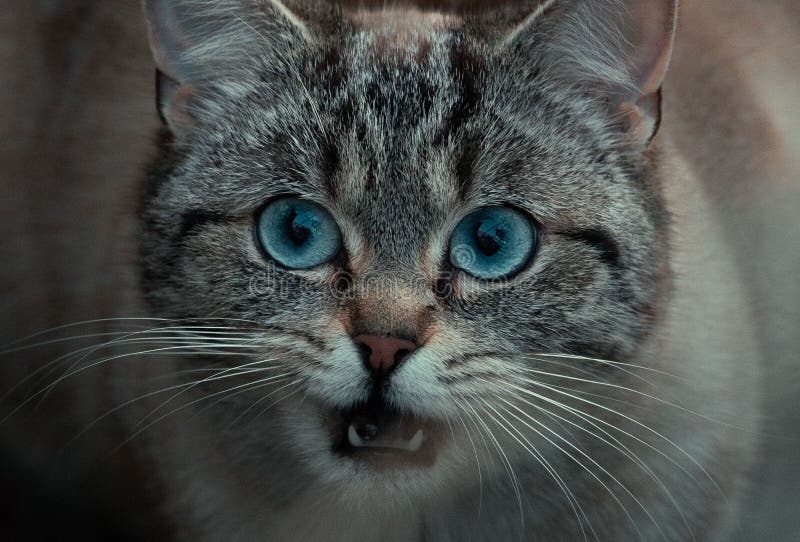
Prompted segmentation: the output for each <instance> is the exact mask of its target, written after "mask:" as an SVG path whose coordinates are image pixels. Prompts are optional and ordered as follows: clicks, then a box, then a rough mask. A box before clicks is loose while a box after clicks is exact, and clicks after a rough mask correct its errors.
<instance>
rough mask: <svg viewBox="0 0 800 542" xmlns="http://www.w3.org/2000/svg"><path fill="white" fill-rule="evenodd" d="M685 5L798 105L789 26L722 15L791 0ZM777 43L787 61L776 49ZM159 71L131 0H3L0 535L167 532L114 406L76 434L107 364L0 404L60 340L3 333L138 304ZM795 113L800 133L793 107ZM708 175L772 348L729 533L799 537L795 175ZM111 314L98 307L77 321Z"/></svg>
mask: <svg viewBox="0 0 800 542" xmlns="http://www.w3.org/2000/svg"><path fill="white" fill-rule="evenodd" d="M700 2H704V3H705V4H706V6H708V5H709V4H714V5H715V6H716V7H717V8H718V9H717V10H716V12H717V13H719V21H718V20H716V19H714V20H708V19H706V20H702V21H698V20H695V19H693V18H692V17H691V13H692V9H693V6H694V5H697V4H698V3H700ZM375 3H376V4H382V2H375ZM440 4H442V5H461V4H464V2H458V1H457V0H454V1H452V2H440ZM470 4H471V5H473V7H474V6H478V7H479V6H480V4H481V2H471V3H470ZM684 8H685V9H684V21H682V24H689V25H691V24H701V25H708V31H709V32H710V33H711V32H713V33H718V34H719V33H722V37H723V38H724V39H723V40H722V43H726V41H725V40H726V39H727V40H729V43H730V47H731V52H732V54H736V51H750V52H753V53H754V54H760V55H761V57H759V58H761V59H762V60H760V61H759V62H761V63H762V64H761V66H762V67H763V71H762V73H761V75H760V77H772V78H776V79H781V80H784V81H785V82H784V83H783V86H782V87H780V88H783V89H784V90H785V92H784V94H783V95H781V96H776V97H775V100H774V101H770V102H769V103H766V104H765V107H783V108H786V107H787V104H788V107H789V108H790V109H789V110H786V111H784V112H781V111H778V117H779V118H781V119H782V122H785V123H793V122H796V119H798V118H800V87H798V73H800V62H798V61H797V59H798V58H800V33H798V34H795V35H794V36H789V38H788V41H787V40H786V36H785V35H784V36H783V41H781V42H780V43H779V42H778V41H776V42H775V43H768V42H767V43H765V42H763V41H758V42H753V40H750V41H748V37H747V32H746V31H742V26H737V25H735V24H733V23H731V22H730V21H728V20H727V17H728V16H729V14H730V13H735V12H736V10H737V9H738V10H739V12H743V11H747V12H748V13H749V15H748V17H747V23H748V24H749V25H752V26H753V27H759V28H760V29H761V30H762V34H766V35H769V31H768V30H769V28H768V27H769V25H770V24H773V23H772V21H774V20H777V19H778V18H788V19H789V20H790V21H791V22H793V23H797V24H794V26H793V27H794V28H798V29H800V3H798V2H796V1H795V0H786V1H777V0H767V1H765V2H758V3H756V2H752V0H746V1H745V0H733V1H718V0H685V2H684ZM748 10H749V11H748ZM711 12H714V10H711ZM765 25H766V26H767V32H763V30H764V26H765ZM787 44H788V45H787ZM677 47H678V51H677V53H676V58H678V61H680V59H690V58H691V56H692V52H691V51H688V50H682V49H681V47H682V45H681V42H680V37H679V39H678V45H677ZM787 47H788V48H789V51H788V54H787ZM792 48H794V53H791V49H792ZM771 51H781V52H782V53H783V54H782V55H781V57H780V58H782V59H785V58H787V56H788V57H793V58H794V59H795V61H794V62H793V63H790V64H788V65H787V64H786V63H785V61H781V62H777V61H776V59H777V58H778V57H777V56H774V55H772V53H771ZM771 55H772V56H771ZM710 69H713V67H710ZM706 75H707V74H706ZM703 76H704V74H699V75H698V77H703ZM153 80H154V71H153V65H152V62H151V59H150V56H149V50H148V48H147V43H146V35H145V31H144V26H143V21H142V17H141V15H140V9H139V5H138V2H137V1H136V0H3V3H2V7H0V83H1V84H0V186H1V187H2V192H0V290H1V291H2V297H0V350H9V349H12V350H11V351H6V352H4V353H3V354H2V356H0V398H2V399H0V420H2V423H0V490H2V497H1V498H0V499H1V500H2V501H3V505H2V506H0V539H4V540H53V539H59V540H72V539H80V540H109V539H113V540H161V539H165V538H168V537H169V536H171V535H174V534H176V533H175V532H174V531H173V530H172V529H171V527H170V526H169V522H168V521H165V518H164V517H163V516H161V513H160V512H159V511H158V509H157V507H156V502H157V495H158V489H159V488H158V487H157V486H156V485H155V484H156V482H155V481H154V480H150V479H149V478H148V476H147V472H146V470H145V468H144V467H143V466H142V464H141V463H140V462H139V460H138V458H137V457H135V455H134V454H133V453H132V452H131V451H129V450H123V451H121V452H119V453H115V454H111V455H110V456H109V454H107V453H105V452H107V451H108V450H109V449H113V448H114V447H115V446H116V445H117V444H119V442H120V441H121V440H123V439H124V436H123V434H124V433H123V432H122V431H123V430H122V429H121V428H119V427H116V426H115V425H114V422H113V420H109V421H107V422H104V423H103V424H102V427H99V428H98V429H97V430H95V431H91V432H90V433H88V434H87V435H84V436H82V437H81V438H80V439H78V440H77V441H73V442H70V441H71V440H72V438H73V437H74V436H75V435H76V434H78V433H79V432H80V431H81V430H82V429H84V428H85V420H86V419H92V418H93V417H94V415H93V414H92V413H95V412H98V411H99V412H102V411H103V410H104V408H103V407H104V405H108V404H111V400H110V397H109V393H110V391H109V387H108V386H107V385H106V378H107V374H106V373H105V371H104V370H103V369H102V368H100V369H98V370H97V371H90V372H87V373H86V374H84V375H81V377H80V380H79V383H78V384H71V385H66V386H60V387H58V388H56V389H55V390H54V391H53V393H51V394H49V396H48V398H47V400H46V401H43V402H41V404H38V401H36V402H34V403H37V404H38V407H37V408H36V409H33V408H24V409H22V410H20V411H18V412H15V413H14V414H13V415H12V416H10V417H7V415H8V414H9V413H10V412H11V411H12V410H13V409H14V408H15V407H16V406H17V405H19V404H20V402H21V401H22V400H24V398H25V390H26V389H28V390H29V389H31V388H26V387H25V386H22V387H21V388H19V389H12V388H13V387H14V386H15V385H17V384H18V383H19V382H20V381H22V380H23V379H25V378H26V376H27V375H29V374H30V372H31V370H32V367H33V366H35V364H36V363H37V362H38V363H41V361H42V360H50V359H55V358H56V357H58V356H59V355H62V354H63V353H64V348H65V347H64V346H62V345H59V344H53V345H50V346H42V347H40V348H38V349H36V351H35V353H34V354H32V353H31V352H29V351H13V346H14V341H16V340H18V339H20V338H22V337H25V336H27V335H29V334H31V333H34V332H38V331H41V330H45V329H48V328H52V327H55V326H60V325H63V324H67V323H71V322H78V321H85V320H94V319H99V318H107V317H112V316H120V315H124V316H131V315H137V316H138V315H143V314H145V311H144V309H142V308H141V307H140V306H139V304H138V301H137V298H136V294H135V286H136V276H135V270H134V266H133V263H134V261H135V244H134V240H135V232H136V224H135V219H134V217H135V209H136V204H137V197H138V186H139V183H140V181H141V176H142V171H143V166H144V165H145V164H146V163H147V162H148V160H149V158H150V156H151V155H152V154H153V152H154V146H153V137H154V134H155V132H156V130H157V128H158V126H159V121H158V118H157V115H156V112H155V107H154V96H153ZM700 84H702V83H700ZM700 88H702V87H700ZM698 99H702V93H701V96H700V97H698ZM777 104H780V105H777ZM731 114H732V115H743V116H746V115H747V114H748V112H747V111H739V112H731ZM789 127H790V128H792V126H789ZM793 128H794V130H795V134H797V136H798V138H800V125H794V126H793ZM784 131H785V130H784ZM739 135H741V134H739ZM732 137H733V136H732ZM790 148H794V149H797V148H800V145H797V144H796V142H795V144H794V145H793V147H790ZM790 160H793V164H794V167H793V168H789V169H788V170H789V171H800V167H798V164H800V159H798V157H797V156H792V157H790ZM762 165H763V164H758V163H754V164H753V168H758V167H762ZM709 190H710V192H711V193H712V194H714V196H715V201H716V203H717V205H718V210H719V212H720V213H724V214H726V215H727V216H735V217H736V220H733V221H732V222H731V223H732V227H731V232H730V239H731V241H732V242H733V243H734V244H735V245H736V246H737V247H738V250H739V256H740V258H739V261H740V263H741V265H742V268H743V269H744V270H745V273H746V274H747V275H748V277H749V278H750V283H751V286H752V291H750V292H748V295H749V296H750V298H751V300H752V303H753V306H754V307H755V310H756V311H757V313H758V314H759V315H760V318H762V321H761V323H762V324H763V329H762V330H761V335H760V339H761V341H762V349H763V352H764V354H765V358H766V359H767V367H765V371H766V377H765V381H764V392H765V393H764V396H765V401H766V415H765V424H764V431H765V434H769V435H772V436H768V437H765V438H764V441H763V448H764V450H763V451H764V453H763V458H762V461H761V463H760V464H759V466H758V492H757V494H755V495H754V496H753V498H752V501H751V502H750V505H749V506H748V509H747V517H744V518H742V528H741V532H740V535H739V536H740V539H741V540H800V504H798V503H800V451H798V449H800V440H798V439H800V406H799V404H800V395H799V394H798V390H800V370H798V357H799V354H798V352H800V219H798V209H800V207H798V205H799V204H800V179H797V178H791V177H788V178H785V179H782V180H781V182H775V183H769V184H765V185H764V186H749V187H747V189H742V187H741V186H739V187H737V189H735V190H731V189H730V187H727V186H716V187H709ZM108 326H109V324H108V323H107V322H106V323H103V322H98V323H96V324H93V325H92V326H91V331H85V330H84V331H82V332H84V333H100V332H103V331H104V330H107V329H108ZM6 345H9V346H6ZM30 406H33V405H30ZM67 443H69V445H66V444H67Z"/></svg>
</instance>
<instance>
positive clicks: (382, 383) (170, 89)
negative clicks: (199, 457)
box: [141, 0, 675, 487]
mask: <svg viewBox="0 0 800 542" xmlns="http://www.w3.org/2000/svg"><path fill="white" fill-rule="evenodd" d="M144 5H145V13H146V16H147V20H148V27H149V35H150V40H151V45H152V49H153V53H154V57H155V60H156V63H157V67H158V70H159V100H158V106H159V110H160V112H161V114H162V117H163V119H164V120H165V123H166V129H165V130H164V133H163V134H162V141H161V150H160V157H159V159H158V160H157V162H156V164H155V165H154V166H153V167H152V168H151V171H150V175H149V183H148V187H147V193H146V195H145V197H144V200H143V205H142V224H143V233H142V249H141V255H142V270H143V271H142V277H143V281H142V284H143V286H144V290H145V293H146V296H147V298H148V299H149V301H150V303H151V305H152V307H153V309H154V311H155V312H156V314H157V315H158V316H163V317H169V318H190V319H200V320H203V319H210V318H222V319H229V321H231V322H237V324H236V325H238V326H240V327H241V328H243V329H247V330H248V333H250V336H251V340H252V343H251V344H252V345H255V348H254V350H253V351H254V354H253V356H255V357H252V356H251V357H250V358H248V360H249V362H253V361H257V360H266V361H264V363H265V364H267V365H269V366H270V367H273V368H274V369H275V372H274V373H273V374H277V373H279V374H281V375H284V376H282V377H281V378H276V379H275V380H274V381H269V380H265V381H264V384H262V385H261V386H260V387H254V388H253V389H252V390H250V393H249V394H242V395H237V396H236V397H235V398H231V399H230V400H229V401H226V402H224V403H223V404H219V405H216V406H215V407H214V408H212V409H209V412H210V413H209V414H208V416H209V417H210V418H212V419H218V420H225V419H230V418H233V419H239V418H240V416H241V415H242V413H243V412H244V411H246V410H247V409H250V408H252V406H253V405H254V404H255V403H257V404H258V405H259V406H258V407H257V408H256V409H255V410H256V411H258V410H261V408H262V407H266V406H267V405H268V404H272V403H273V399H276V398H280V400H279V401H277V402H276V404H275V406H274V407H273V408H271V409H270V410H269V411H268V413H267V414H265V415H263V416H260V417H259V416H253V417H251V418H252V419H250V420H249V421H246V422H242V423H240V425H242V426H243V427H244V429H241V430H239V431H238V432H236V431H232V432H226V433H224V435H225V436H224V437H222V438H225V439H229V440H230V441H231V442H229V444H231V447H232V448H234V449H236V450H239V451H241V453H239V454H238V455H237V460H238V459H240V460H241V461H242V462H243V463H246V464H247V465H248V468H258V465H264V464H267V465H268V464H271V462H273V463H274V461H277V460H276V459H275V458H276V457H281V458H283V459H282V461H286V462H288V463H289V464H291V465H293V468H295V472H305V473H306V474H307V475H308V476H309V479H320V478H324V479H326V480H327V481H328V482H330V483H334V484H339V485H341V486H343V487H348V485H352V484H356V483H358V481H361V482H363V483H370V482H369V481H370V480H374V479H376V478H379V479H380V478H381V477H382V476H389V475H388V474H386V473H391V474H390V475H391V476H392V479H393V480H395V481H397V480H414V481H415V482H414V483H417V482H419V480H427V479H430V478H431V477H436V476H442V475H443V474H442V473H443V472H445V471H448V472H450V473H451V474H452V473H456V474H455V475H457V473H458V472H460V471H459V469H462V468H463V469H466V468H470V469H471V470H474V467H470V466H468V461H467V460H466V459H464V455H465V454H466V453H467V452H466V450H467V449H470V445H469V441H468V438H469V434H470V428H471V427H474V428H475V429H476V430H477V431H478V432H479V433H480V432H482V431H483V430H484V429H486V428H487V426H491V427H494V428H495V429H494V433H498V434H500V435H501V436H500V437H498V438H500V439H501V440H502V439H504V438H505V440H509V438H510V437H509V435H510V433H509V432H508V431H505V432H504V431H503V430H502V426H503V423H502V421H501V420H502V419H503V418H504V417H505V418H507V417H508V416H509V414H510V413H514V411H513V410H511V409H513V408H521V409H522V410H524V411H526V412H528V413H530V414H531V415H535V414H536V412H535V411H533V410H532V407H531V406H530V404H531V403H536V404H542V403H541V402H540V401H539V399H537V394H539V395H540V396H541V395H544V396H547V395H553V394H554V393H555V392H554V391H553V390H554V389H556V388H553V387H552V385H553V383H554V382H555V383H556V384H559V381H558V380H557V379H556V380H553V381H550V380H548V378H550V377H548V376H547V375H548V373H550V374H552V373H564V374H567V373H569V371H571V370H582V371H587V370H588V371H590V372H592V373H598V372H599V373H603V378H606V379H608V380H609V381H616V382H620V383H622V384H624V383H625V380H626V378H628V376H627V375H626V374H625V373H624V372H621V371H615V370H614V369H613V368H610V367H612V366H611V365H606V364H602V363H599V362H598V361H596V360H597V359H606V360H625V359H630V358H632V357H633V356H635V354H636V352H637V349H638V348H639V347H640V346H641V344H642V341H644V340H645V338H646V337H647V335H648V333H649V332H650V331H651V330H652V328H653V326H654V325H656V324H657V321H658V318H659V310H660V308H661V307H662V304H663V302H664V296H665V295H666V292H667V290H668V288H667V286H666V284H667V281H668V279H667V277H668V268H669V261H668V246H667V224H668V216H667V211H666V209H665V208H664V205H663V202H662V199H661V195H660V193H661V189H660V183H659V179H658V167H657V163H658V161H657V153H656V151H655V148H654V145H653V144H652V143H651V140H652V138H653V136H654V135H655V134H656V131H657V128H658V122H659V115H660V87H661V83H662V80H663V77H664V73H665V70H666V67H667V63H668V59H669V53H670V48H671V43H672V34H673V30H674V24H675V2H674V1H668V0H647V1H638V2H634V1H623V0H602V1H598V0H592V1H577V0H575V1H566V0H565V1H547V2H543V3H541V4H538V5H535V6H531V7H530V8H529V9H528V10H527V11H525V12H524V13H523V12H520V11H514V10H506V11H503V12H496V13H494V14H492V15H486V14H479V13H459V14H455V13H435V12H423V11H413V10H412V11H403V12H398V13H402V15H401V16H400V17H398V16H397V13H394V14H393V13H392V12H389V11H363V10H350V9H348V8H344V7H332V6H331V5H329V4H327V3H319V4H313V5H309V4H302V5H293V6H291V7H290V6H288V5H284V4H281V3H279V2H278V1H277V0H262V1H246V0H222V1H217V2H210V1H207V0H147V1H145V2H144ZM590 358H591V359H590ZM592 360H595V361H592ZM187 363H191V362H187ZM242 363H243V364H244V363H248V361H243V362H242ZM256 374H257V375H259V376H257V377H254V378H253V380H258V379H260V378H262V377H263V374H262V373H256ZM537 382H538V383H539V384H537ZM560 383H561V384H563V381H561V382H560ZM208 385H209V386H213V385H216V384H213V383H209V384H208ZM537 386H539V387H537ZM569 386H570V387H573V388H580V383H579V382H571V383H570V384H569ZM217 388H218V390H224V389H225V387H224V386H222V385H221V384H219V385H218V386H217ZM265 397H266V399H265ZM245 418H246V417H245ZM242 419H244V418H242ZM517 425H518V424H517ZM234 426H235V425H234ZM276 435H280V438H279V437H278V436H276ZM502 435H505V437H503V436H502ZM528 438H535V435H533V436H530V435H529V436H528ZM276 442H281V443H282V444H281V446H278V445H277V444H276ZM279 448H280V449H279ZM379 452H381V453H379ZM382 452H386V453H385V454H384V453H382ZM471 454H472V452H471V451H469V452H468V455H470V456H471ZM509 457H510V460H511V461H512V462H515V461H518V462H519V463H521V464H525V463H531V462H532V460H531V459H530V455H529V454H528V453H527V452H526V451H525V450H521V449H520V450H519V451H518V452H509ZM273 471H274V469H273ZM270 476H275V474H274V472H273V474H270ZM297 476H300V475H297ZM397 483H398V484H399V483H400V482H397Z"/></svg>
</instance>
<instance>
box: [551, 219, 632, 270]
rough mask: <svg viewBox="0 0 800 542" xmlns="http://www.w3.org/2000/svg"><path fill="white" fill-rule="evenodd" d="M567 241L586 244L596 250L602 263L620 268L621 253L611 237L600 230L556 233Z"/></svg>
mask: <svg viewBox="0 0 800 542" xmlns="http://www.w3.org/2000/svg"><path fill="white" fill-rule="evenodd" d="M557 233H559V234H561V235H563V236H564V237H566V238H568V239H572V240H574V241H580V242H582V243H586V244H587V245H589V246H590V247H592V248H594V249H595V250H597V251H598V252H599V253H600V255H601V256H602V258H603V261H604V262H605V263H607V264H608V265H611V266H613V267H621V263H622V261H621V258H622V255H621V252H620V248H619V245H618V244H617V242H616V241H615V240H614V238H613V236H612V235H611V234H610V233H609V232H607V231H606V230H604V229H602V228H591V229H581V230H568V231H560V232H557Z"/></svg>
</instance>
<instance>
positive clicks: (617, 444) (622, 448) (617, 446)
mask: <svg viewBox="0 0 800 542" xmlns="http://www.w3.org/2000/svg"><path fill="white" fill-rule="evenodd" d="M513 396H514V398H515V399H516V400H518V401H521V402H523V403H525V404H527V405H529V406H531V407H533V408H535V409H536V410H538V411H540V412H542V413H544V414H547V415H549V416H551V417H554V418H557V419H559V420H562V421H563V422H564V423H567V424H569V425H571V426H573V427H575V428H577V429H579V430H580V431H582V432H585V433H587V434H589V435H590V436H592V437H593V438H595V439H597V440H599V441H601V442H603V443H604V444H606V445H607V446H610V447H611V448H613V449H614V450H616V451H617V452H619V453H620V454H622V455H623V456H625V457H626V458H628V459H630V460H631V461H632V462H633V463H634V464H636V465H637V466H638V467H639V468H640V469H641V470H642V471H643V472H645V474H647V475H648V476H649V477H650V478H651V479H652V480H653V481H654V482H656V484H657V485H658V486H659V488H661V490H662V491H664V493H665V494H666V495H667V498H668V499H669V500H670V502H671V503H672V505H673V506H674V507H675V509H676V510H677V512H678V514H679V515H680V517H681V520H682V521H683V524H684V525H685V526H686V530H687V532H688V533H689V535H690V536H691V537H692V540H695V536H694V532H693V531H692V529H691V527H690V526H689V522H688V520H687V519H686V516H685V515H684V513H683V509H682V508H681V507H680V505H679V504H678V502H677V500H676V499H675V497H674V496H673V494H672V492H671V491H670V490H669V488H668V487H667V486H666V484H665V483H664V482H663V480H661V478H660V477H659V476H658V475H656V474H655V472H654V471H653V469H652V468H650V467H649V466H648V465H647V463H645V462H644V461H643V460H642V459H641V458H640V457H639V456H638V455H636V454H635V453H634V452H633V451H632V450H631V449H630V448H629V447H628V446H626V445H625V444H624V443H622V442H621V441H620V440H619V439H618V438H616V437H614V436H613V435H612V434H611V433H609V432H608V431H606V430H605V429H603V428H601V427H600V426H598V425H597V424H595V423H593V422H592V421H590V420H587V419H586V418H584V417H583V416H580V415H579V414H575V415H576V416H577V417H578V418H579V419H581V420H583V421H585V422H586V423H588V424H589V425H590V426H592V427H594V428H595V429H597V430H598V431H600V432H601V433H602V434H603V435H605V436H607V437H608V438H609V439H611V440H612V441H613V442H609V441H608V440H606V439H605V438H603V437H602V436H600V435H598V434H597V433H595V432H593V431H591V430H589V429H587V428H586V427H584V426H582V425H579V424H577V423H575V422H573V421H572V420H569V419H567V418H564V417H563V416H560V415H558V414H556V413H555V412H553V411H551V410H548V409H546V408H544V407H542V406H540V405H536V404H534V403H531V402H530V401H528V400H527V399H525V398H523V397H520V396H519V395H518V394H513Z"/></svg>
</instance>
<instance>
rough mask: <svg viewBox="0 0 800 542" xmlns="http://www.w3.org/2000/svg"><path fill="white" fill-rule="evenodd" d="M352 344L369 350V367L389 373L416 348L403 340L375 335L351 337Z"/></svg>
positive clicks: (411, 343)
mask: <svg viewBox="0 0 800 542" xmlns="http://www.w3.org/2000/svg"><path fill="white" fill-rule="evenodd" d="M353 342H354V343H356V344H358V345H363V347H364V348H365V349H367V350H369V365H370V367H372V369H373V370H375V371H383V372H389V371H390V370H391V369H392V368H393V367H394V366H395V365H396V364H398V363H399V362H401V361H402V360H403V358H404V357H405V356H407V355H408V354H410V353H411V352H413V351H414V350H416V348H417V345H416V344H414V343H413V342H411V341H407V340H405V339H398V338H396V337H380V336H377V335H358V336H357V337H353ZM365 353H366V352H365Z"/></svg>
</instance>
